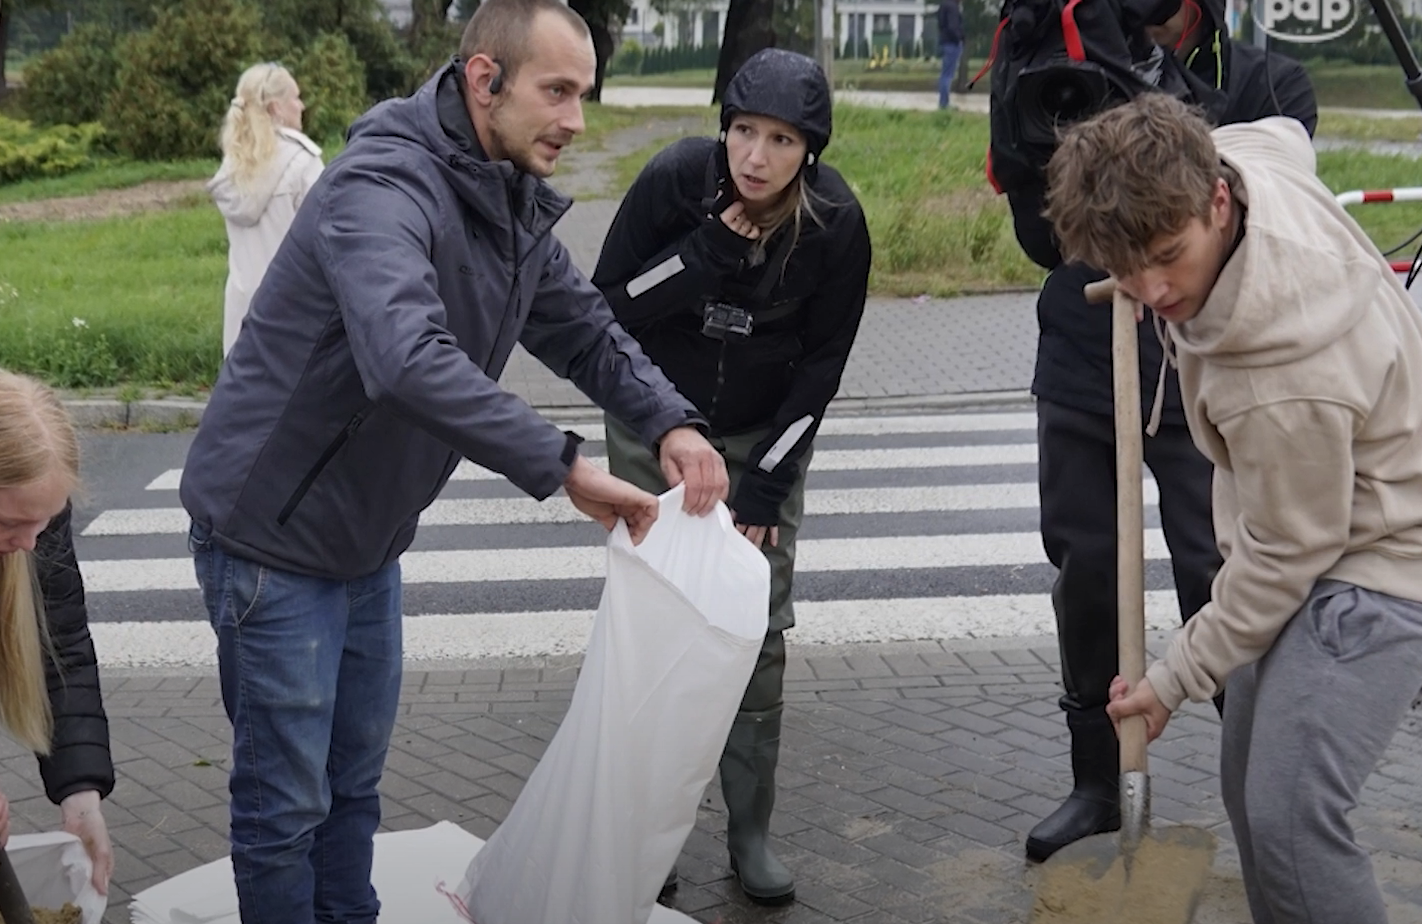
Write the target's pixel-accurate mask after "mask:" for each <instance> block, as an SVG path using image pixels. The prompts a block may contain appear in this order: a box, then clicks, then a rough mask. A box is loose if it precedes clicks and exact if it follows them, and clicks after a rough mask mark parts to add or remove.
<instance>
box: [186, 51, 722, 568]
mask: <svg viewBox="0 0 1422 924" xmlns="http://www.w3.org/2000/svg"><path fill="white" fill-rule="evenodd" d="M443 81H448V83H446V85H445V90H444V94H445V96H446V98H447V97H448V94H449V93H450V92H455V93H457V89H456V88H455V87H454V83H453V74H452V71H451V70H450V69H448V68H447V69H445V70H444V71H443V72H442V73H441V74H438V75H436V76H435V77H434V78H433V79H432V80H430V82H429V83H427V84H425V86H424V87H423V88H421V89H420V90H419V91H418V92H417V93H416V94H415V95H414V96H412V97H410V98H409V99H404V100H391V101H387V102H384V103H381V104H379V105H377V106H376V107H375V108H373V109H371V110H370V111H369V112H368V113H366V114H365V115H364V116H363V117H361V119H360V120H358V121H357V122H356V123H355V124H354V125H353V126H352V128H351V134H350V139H349V145H348V146H347V147H346V149H345V150H344V151H343V152H342V153H341V155H340V156H339V157H337V158H336V160H335V161H334V162H333V163H331V165H330V166H329V167H327V169H326V171H325V172H324V173H323V174H322V176H321V179H320V180H319V181H318V182H317V184H316V186H315V187H314V188H313V189H312V191H311V193H310V194H309V195H308V196H307V199H306V201H305V203H303V205H302V207H301V209H300V211H299V212H298V213H297V216H296V220H295V221H294V223H293V224H292V227H291V231H290V232H289V233H288V235H287V237H286V240H285V241H284V242H283V243H282V245H281V248H280V249H279V250H278V251H277V254H276V257H275V258H274V259H273V261H272V264H271V267H270V268H269V269H268V270H267V275H266V278H265V279H264V281H263V282H262V285H261V287H260V288H259V289H258V290H257V293H256V295H255V297H254V298H253V300H252V306H251V311H250V313H249V315H248V318H247V322H246V324H245V326H244V327H243V329H242V334H241V336H240V337H239V338H238V340H237V343H236V345H235V346H234V347H233V349H232V352H231V354H230V355H229V356H228V359H227V362H226V363H225V364H224V366H223V368H222V371H221V373H220V374H219V376H218V379H217V384H216V385H215V386H214V387H213V391H212V397H211V399H210V401H209V402H208V407H207V411H206V413H205V414H204V415H203V421H202V424H201V426H200V427H199V428H198V433H197V436H196V438H195V439H194V441H193V444H192V447H191V449H190V450H189V453H188V459H187V465H186V467H185V469H184V472H183V479H182V485H181V489H180V493H181V498H182V502H183V506H184V507H186V508H187V510H188V513H189V514H191V515H192V518H193V519H194V521H196V522H198V523H201V524H204V525H206V526H209V527H210V528H211V530H212V538H213V540H214V541H216V542H217V543H218V544H219V545H220V546H221V547H222V548H223V549H224V550H226V551H228V552H229V553H230V554H233V555H237V556H240V557H243V558H247V559H250V560H252V561H256V562H258V563H261V564H266V565H270V566H272V567H275V568H280V569H283V570H287V571H293V572H297V573H300V574H308V575H313V576H317V577H325V578H332V579H337V580H350V579H353V578H356V577H359V576H362V575H366V574H370V573H371V572H374V571H376V570H378V569H379V568H381V567H383V566H384V565H386V564H388V563H389V562H391V561H393V560H395V559H396V558H397V557H398V556H399V555H400V554H401V553H402V552H403V551H404V550H405V549H406V548H408V547H409V545H410V542H411V540H412V539H413V537H414V533H415V526H416V523H417V520H418V517H419V514H420V511H422V510H424V509H425V507H427V506H429V504H430V503H431V502H432V501H433V500H434V499H435V497H436V496H437V495H438V494H439V492H440V490H441V489H442V488H443V487H444V484H445V482H446V481H447V480H448V478H449V476H450V474H451V473H452V472H453V471H454V468H455V465H456V464H457V463H458V462H459V458H460V456H464V457H467V458H469V459H471V460H473V461H474V462H476V463H478V464H480V465H483V466H485V467H487V468H490V469H493V470H494V471H497V472H500V473H501V474H503V475H505V476H506V477H508V479H509V480H510V481H512V482H513V483H514V484H515V485H517V486H518V487H519V488H521V489H522V490H524V491H526V492H527V493H529V494H531V495H533V496H534V497H536V498H538V499H540V500H541V499H543V498H545V497H547V496H549V495H550V494H552V493H553V492H554V491H556V490H557V489H558V488H559V487H560V486H561V485H562V483H563V481H564V480H565V479H566V478H567V474H568V470H569V468H570V467H571V465H572V462H573V459H574V456H575V455H576V452H577V448H576V447H577V440H576V438H574V437H571V436H569V435H566V434H564V433H563V432H561V431H559V429H558V428H557V427H555V426H553V425H552V424H550V423H548V422H547V421H545V420H544V419H543V418H541V417H540V416H539V415H538V414H537V413H536V412H535V411H534V410H533V409H532V408H531V407H529V406H528V405H527V404H525V403H524V402H523V401H522V400H521V399H520V398H518V397H516V396H515V395H512V394H509V393H508V392H505V391H503V390H502V389H500V388H499V386H498V384H497V379H498V377H499V374H500V373H501V372H502V371H503V369H504V365H505V363H506V362H507V361H508V358H509V354H510V352H511V351H512V350H513V347H514V344H515V343H522V344H523V346H524V347H525V348H526V349H527V350H528V351H529V352H530V353H531V354H533V355H534V356H535V357H537V358H538V359H539V360H541V361H542V362H544V363H545V364H547V365H548V367H549V368H551V369H552V370H553V371H554V372H556V373H557V374H558V375H560V376H563V377H565V378H568V379H571V380H572V381H573V382H574V383H575V384H576V385H577V386H578V387H579V388H580V389H582V390H583V392H585V393H586V394H587V395H588V396H589V397H590V398H592V399H593V400H594V401H595V402H597V403H598V404H599V405H602V406H603V407H605V408H606V409H608V410H609V411H611V412H612V413H613V415H614V416H616V417H617V418H618V419H620V420H625V421H628V422H629V423H630V424H631V425H632V426H634V427H635V428H636V429H637V430H638V432H639V433H640V435H641V436H642V439H643V441H644V442H646V443H647V444H648V445H649V446H651V445H654V444H655V443H656V441H657V440H659V439H660V438H661V436H662V435H663V434H665V433H666V432H667V431H668V430H670V429H672V428H673V427H676V426H680V425H684V424H687V423H701V422H702V420H701V417H700V415H698V414H697V413H696V411H695V409H694V408H693V407H692V405H691V404H690V403H689V402H687V401H686V399H684V398H683V397H682V396H681V395H679V394H678V393H677V392H676V390H675V389H674V388H673V387H672V385H671V383H669V382H668V381H667V379H666V378H665V377H664V376H663V375H662V373H661V371H660V370H658V369H657V368H656V367H655V366H654V365H652V363H651V362H650V361H648V360H647V358H646V357H645V356H644V355H643V353H642V351H641V349H640V348H639V347H638V345H637V343H636V341H635V340H633V339H632V338H631V337H629V336H628V335H627V334H626V333H625V332H624V331H623V330H622V328H621V327H620V326H619V325H618V324H617V322H616V321H615V320H614V318H613V315H612V312H611V310H610V309H609V308H608V307H607V303H606V302H605V301H604V300H603V297H602V295H601V293H599V292H598V290H597V289H596V288H594V287H593V286H592V284H591V283H589V282H588V281H587V279H586V278H584V277H583V275H582V274H581V273H580V272H578V270H577V269H576V268H574V266H573V265H572V263H571V262H570V261H569V258H568V253H567V251H566V250H565V249H564V248H563V245H562V244H561V243H559V242H558V240H557V239H556V238H554V237H553V236H552V234H551V233H550V231H551V229H552V227H553V225H554V223H555V222H556V221H557V220H558V219H559V218H560V217H561V216H562V214H563V213H564V212H565V211H567V209H568V207H569V204H570V203H569V201H568V200H567V199H565V198H563V197H562V196H560V195H558V194H557V193H556V192H554V191H553V190H552V189H551V188H549V187H548V186H547V185H546V184H544V183H543V182H541V181H540V180H537V179H535V178H534V177H531V176H529V175H527V174H523V173H520V172H518V171H516V170H515V169H514V168H513V166H512V165H511V164H510V163H508V162H491V161H489V160H488V159H487V158H486V157H484V155H483V154H482V153H481V152H480V151H478V150H477V148H476V147H473V146H471V145H470V144H468V143H467V142H466V143H464V144H457V143H456V140H455V138H453V137H451V136H450V135H449V134H447V133H446V131H445V130H444V128H443V127H442V126H441V123H440V116H439V104H438V101H437V96H438V95H439V92H440V89H439V88H440V85H441V83H442V82H443ZM464 127H465V129H466V132H467V129H468V125H467V117H466V120H465V126H464ZM470 134H472V133H470Z"/></svg>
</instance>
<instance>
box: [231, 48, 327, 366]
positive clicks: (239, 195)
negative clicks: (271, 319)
mask: <svg viewBox="0 0 1422 924" xmlns="http://www.w3.org/2000/svg"><path fill="white" fill-rule="evenodd" d="M305 110H306V106H305V104H304V103H302V102H301V89H300V88H299V87H298V86H297V85H296V80H295V79H293V78H292V76H291V73H290V72H289V71H287V69H286V68H284V67H282V66H281V65H280V64H273V63H268V64H257V65H254V66H252V67H249V68H248V69H247V70H246V72H245V73H243V74H242V78H241V79H240V80H238V81H237V95H236V96H234V97H233V98H232V105H231V106H230V107H228V110H227V117H226V118H225V119H224V120H223V122H222V168H221V169H220V170H218V172H217V176H215V177H213V178H212V180H211V181H210V182H209V183H208V184H207V188H208V191H209V192H211V193H212V198H213V200H214V201H215V202H216V203H217V207H218V209H219V210H220V211H221V212H222V217H223V218H224V219H226V221H227V241H228V252H227V294H226V299H225V304H224V307H223V313H222V355H223V356H224V357H225V356H226V355H227V353H228V351H230V350H231V349H232V344H233V343H234V342H236V340H237V332H238V331H239V330H241V328H242V319H243V318H244V317H246V316H247V306H248V305H250V304H251V302H252V293H254V292H256V291H257V286H258V285H260V284H261V281H262V277H263V276H264V275H266V272H267V265H268V264H269V263H271V261H272V257H273V256H275V255H276V251H277V247H278V246H280V244H281V241H282V238H284V237H286V231H287V229H288V228H289V227H291V221H292V219H293V218H295V217H296V210H297V209H298V208H300V207H301V201H302V199H303V198H305V196H306V193H307V191H309V190H310V189H311V187H312V186H313V185H314V184H315V182H316V178H317V177H319V176H320V175H321V166H322V162H321V149H320V148H319V147H317V146H316V144H315V142H313V141H312V140H311V139H310V138H307V137H306V136H305V135H303V134H302V133H301V114H302V113H303V112H304V111H305Z"/></svg>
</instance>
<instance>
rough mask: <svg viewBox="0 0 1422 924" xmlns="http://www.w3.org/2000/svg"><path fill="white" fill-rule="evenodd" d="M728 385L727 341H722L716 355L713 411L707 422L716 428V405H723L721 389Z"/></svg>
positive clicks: (712, 398) (707, 415)
mask: <svg viewBox="0 0 1422 924" xmlns="http://www.w3.org/2000/svg"><path fill="white" fill-rule="evenodd" d="M725 384H726V341H724V340H722V341H721V350H720V352H719V353H717V354H716V387H715V388H714V389H713V390H712V392H711V409H710V410H709V411H708V412H707V414H706V420H707V421H708V422H709V423H710V424H711V426H712V427H715V426H716V405H718V404H720V403H721V387H722V386H723V385H725Z"/></svg>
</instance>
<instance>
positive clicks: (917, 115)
mask: <svg viewBox="0 0 1422 924" xmlns="http://www.w3.org/2000/svg"><path fill="white" fill-rule="evenodd" d="M987 142H988V120H987V116H985V115H976V114H973V113H964V112H902V111H895V110H884V109H871V108H859V107H853V106H838V107H836V111H835V138H834V141H833V143H832V144H831V145H830V147H829V149H828V151H827V158H826V163H829V164H830V165H832V166H833V167H835V168H836V169H837V170H839V171H840V173H842V174H843V175H844V176H845V178H846V179H847V180H848V181H849V183H850V186H851V187H852V188H853V189H854V192H855V195H857V196H858V197H859V200H860V202H861V204H862V205H863V206H864V213H865V216H866V217H867V219H868V221H869V233H870V237H871V238H872V240H873V241H874V266H873V270H872V272H871V276H870V288H871V289H872V290H873V291H874V292H876V293H878V294H883V295H917V294H919V293H929V294H934V295H954V294H958V293H961V292H967V291H977V290H983V289H994V288H1003V287H1008V286H1030V285H1036V284H1037V283H1038V282H1040V280H1041V278H1042V271H1041V270H1040V269H1038V268H1037V267H1036V266H1035V265H1034V264H1033V263H1032V262H1031V261H1029V260H1028V259H1027V258H1026V257H1025V256H1023V255H1022V252H1021V250H1020V249H1019V248H1018V246H1017V240H1016V238H1015V236H1014V235H1013V231H1012V220H1011V216H1010V213H1009V212H1008V209H1007V202H1006V200H1005V199H1004V198H1002V197H1000V196H996V195H994V194H993V192H992V190H991V188H990V187H989V186H988V184H987V180H986V179H985V177H984V174H983V165H984V159H985V152H986V150H987Z"/></svg>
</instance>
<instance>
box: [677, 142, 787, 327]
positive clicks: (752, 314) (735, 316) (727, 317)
mask: <svg viewBox="0 0 1422 924" xmlns="http://www.w3.org/2000/svg"><path fill="white" fill-rule="evenodd" d="M719 156H720V154H719V152H717V154H715V155H712V156H711V157H709V158H707V161H706V196H705V197H704V198H703V199H702V200H701V203H702V207H703V208H705V209H706V212H707V217H708V218H709V219H712V220H717V219H716V215H717V214H719V213H718V212H717V211H716V201H717V199H719V198H720V182H721V181H720V177H719V176H718V171H717V169H716V166H717V164H716V162H717V160H718V159H719ZM728 207H729V206H728ZM794 247H795V238H794V235H792V234H790V233H788V232H787V233H785V234H782V235H781V237H780V243H779V244H778V245H776V248H775V252H774V253H773V254H772V255H771V257H770V259H768V260H767V261H766V263H765V273H764V275H762V276H761V279H760V282H759V283H758V284H757V285H756V287H755V289H754V291H752V292H751V295H750V298H749V300H748V301H749V303H750V308H749V309H747V308H745V307H743V306H740V305H733V304H730V303H729V302H726V301H723V300H721V299H719V298H710V297H708V298H707V299H706V300H705V301H704V302H703V303H702V323H701V333H703V334H705V335H706V336H708V337H711V338H713V339H715V340H726V339H735V340H742V339H745V338H747V337H749V336H750V335H751V332H752V331H753V330H754V329H755V324H756V322H757V321H759V322H760V323H762V324H765V323H768V322H770V321H778V320H780V319H781V318H784V317H788V316H790V315H791V314H794V313H795V312H796V311H798V310H800V302H799V301H798V300H793V301H790V302H787V303H786V304H784V305H780V306H778V307H774V308H771V307H766V308H764V309H763V310H759V311H757V310H755V309H756V308H758V307H761V306H769V305H770V290H771V289H773V288H774V287H775V282H776V280H777V279H778V278H780V277H781V276H783V275H784V273H785V267H786V266H787V265H788V264H789V262H790V251H791V250H793V249H794Z"/></svg>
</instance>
